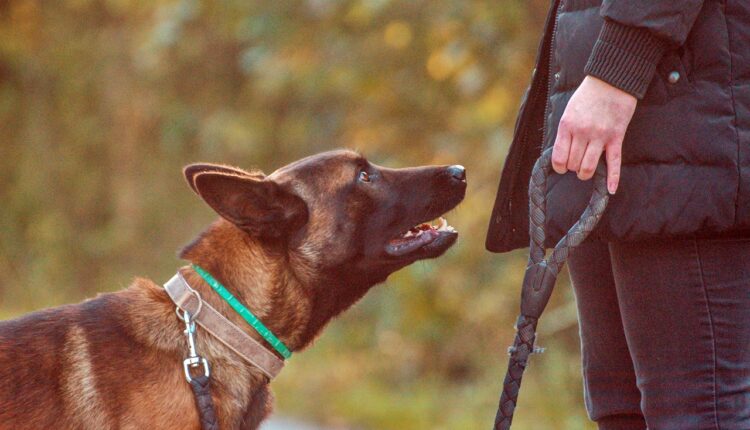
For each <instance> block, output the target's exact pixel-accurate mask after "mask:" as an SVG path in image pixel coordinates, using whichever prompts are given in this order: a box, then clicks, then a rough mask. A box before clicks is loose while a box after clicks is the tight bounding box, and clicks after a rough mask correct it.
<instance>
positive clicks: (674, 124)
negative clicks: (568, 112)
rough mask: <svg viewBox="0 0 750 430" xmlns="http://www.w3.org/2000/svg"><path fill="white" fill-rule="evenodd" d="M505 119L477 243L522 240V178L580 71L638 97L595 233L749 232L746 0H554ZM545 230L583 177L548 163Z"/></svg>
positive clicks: (560, 216)
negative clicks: (487, 217)
mask: <svg viewBox="0 0 750 430" xmlns="http://www.w3.org/2000/svg"><path fill="white" fill-rule="evenodd" d="M552 3H553V4H552V7H551V11H550V15H549V17H548V20H547V25H546V29H545V34H544V37H543V40H542V43H541V46H540V51H539V54H538V57H537V68H536V71H535V73H534V74H533V77H532V83H531V86H530V88H529V90H528V92H527V94H526V97H525V98H524V101H523V104H522V107H521V111H520V113H519V116H518V120H517V123H516V130H515V136H514V140H513V143H512V145H511V149H510V153H509V154H508V157H507V159H506V163H505V167H504V169H503V173H502V178H501V181H500V188H499V190H498V195H497V200H496V202H495V207H494V210H493V214H492V218H491V221H490V229H489V233H488V237H487V248H488V249H489V250H491V251H496V252H504V251H508V250H511V249H515V248H520V247H524V246H528V198H527V190H528V180H529V174H530V170H531V167H532V164H533V162H534V160H535V159H536V158H537V157H538V156H539V154H540V151H541V149H542V146H543V147H544V148H547V147H549V146H551V145H552V144H553V143H554V138H555V135H556V132H557V124H558V123H559V121H560V117H561V116H562V114H563V111H564V110H565V106H566V105H567V102H568V100H569V99H570V96H571V95H572V94H573V92H574V91H575V90H576V88H577V87H578V85H579V84H580V83H581V82H582V80H583V78H584V77H585V76H586V75H587V74H589V75H593V76H596V77H598V78H600V79H603V80H605V81H607V82H609V83H611V84H613V85H615V86H617V87H619V88H621V89H623V90H625V91H627V92H629V93H631V94H633V95H635V96H636V97H638V98H639V99H640V101H639V103H638V107H637V108H636V112H635V115H634V117H633V119H632V122H631V123H630V126H629V128H628V131H627V133H626V136H625V141H624V143H623V149H622V154H623V167H622V174H621V179H620V186H619V188H618V191H617V194H616V195H614V196H612V198H611V200H610V205H609V207H608V209H607V211H606V213H605V215H604V218H603V219H602V221H601V223H600V225H599V227H598V228H597V230H596V232H595V234H594V235H595V236H596V237H598V238H600V239H605V240H611V241H631V240H640V239H646V238H654V237H690V236H711V235H747V234H748V233H750V2H747V1H740V0H724V1H720V0H705V1H701V0H671V1H668V0H604V1H603V2H600V1H598V0H554V1H553V2H552ZM553 176H554V177H553V178H551V180H550V181H549V185H548V190H547V201H548V203H547V206H548V221H547V232H548V238H549V239H550V242H553V241H556V240H557V239H559V237H560V236H561V235H562V234H564V232H565V231H566V230H567V229H568V228H569V227H570V226H571V225H572V223H573V222H574V221H575V220H576V219H577V217H578V216H579V215H580V213H581V211H582V210H583V208H584V207H585V206H586V203H587V201H588V197H589V194H590V190H591V185H590V181H589V182H581V181H580V180H578V178H577V177H576V176H575V174H573V173H570V172H569V173H568V174H566V175H557V174H555V175H553Z"/></svg>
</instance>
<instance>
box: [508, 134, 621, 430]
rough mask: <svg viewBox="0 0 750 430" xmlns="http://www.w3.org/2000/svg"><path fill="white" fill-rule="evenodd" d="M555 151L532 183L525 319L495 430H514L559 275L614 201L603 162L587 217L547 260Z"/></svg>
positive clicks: (521, 320) (540, 165)
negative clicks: (515, 414) (549, 185)
mask: <svg viewBox="0 0 750 430" xmlns="http://www.w3.org/2000/svg"><path fill="white" fill-rule="evenodd" d="M551 160H552V148H549V149H547V150H545V151H544V152H543V153H542V155H541V157H539V159H538V160H537V162H536V164H535V165H534V170H532V172H531V181H530V184H529V236H530V238H531V245H530V247H531V249H530V251H529V262H528V265H527V267H526V273H525V275H524V279H523V287H522V289H521V315H520V316H519V317H518V321H517V322H516V337H515V339H514V341H513V346H512V347H510V348H509V349H508V353H509V355H510V359H509V360H508V370H507V373H506V374H505V380H504V381H503V390H502V393H501V395H500V402H499V404H498V407H497V415H496V416H495V427H494V429H495V430H509V429H510V425H511V423H512V422H513V412H514V411H515V409H516V404H517V402H518V393H519V391H520V389H521V380H522V378H523V372H524V370H526V366H527V365H528V360H529V357H530V356H531V354H534V353H536V352H541V349H540V348H536V347H535V345H534V344H535V342H536V326H537V323H538V322H539V317H541V315H542V312H544V308H545V307H546V306H547V302H548V301H549V298H550V296H551V295H552V290H553V289H554V287H555V281H556V280H557V275H558V274H559V273H560V270H561V269H562V267H563V265H564V264H565V261H566V260H567V259H568V255H569V253H570V250H571V249H572V248H574V247H576V246H578V245H580V244H581V243H582V242H583V241H584V239H586V237H587V236H588V235H589V233H591V231H592V230H593V229H594V228H595V227H596V225H597V224H598V223H599V220H600V219H601V217H602V214H603V213H604V209H606V207H607V203H608V201H609V194H608V193H607V172H606V166H605V164H604V163H599V165H598V166H597V169H596V173H595V175H594V191H593V193H592V195H591V200H590V201H589V204H588V206H587V207H586V210H584V212H583V214H582V215H581V218H580V219H579V220H578V221H577V222H576V223H575V224H574V225H573V227H571V228H570V230H568V232H567V233H566V234H565V236H563V237H562V238H561V239H560V241H559V242H557V245H555V248H554V249H553V251H552V253H551V254H550V255H549V256H548V257H547V258H545V254H546V250H545V248H544V242H545V233H544V226H545V218H546V193H547V178H548V176H549V175H550V172H551V170H552V166H551V164H552V163H551Z"/></svg>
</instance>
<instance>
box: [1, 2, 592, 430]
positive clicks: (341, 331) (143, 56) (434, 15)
mask: <svg viewBox="0 0 750 430" xmlns="http://www.w3.org/2000/svg"><path fill="white" fill-rule="evenodd" d="M546 8H547V2H546V1H542V0H506V1H504V2H497V1H489V0H472V1H446V0H432V1H426V0H307V1H286V0H279V1H274V2H269V1H257V0H256V1H248V0H245V1H231V0H227V1H223V2H199V1H197V0H177V1H163V0H158V1H136V0H60V1H56V2H45V1H41V0H6V1H0V135H1V136H2V143H0V201H1V202H2V210H0V272H1V273H3V275H4V277H3V282H2V283H0V317H4V318H7V317H12V316H15V315H18V314H21V313H24V312H28V311H31V310H33V309H37V308H41V307H44V306H52V305H58V304H62V303H65V302H70V301H77V300H81V299H83V298H85V297H90V296H92V295H94V294H95V293H96V292H98V291H106V290H115V289H119V288H122V287H124V286H125V285H127V283H128V282H129V280H130V279H132V277H133V276H136V275H146V276H149V277H151V278H152V279H155V280H156V281H160V280H165V279H167V278H168V277H169V276H170V275H171V274H172V272H173V271H174V269H175V268H176V267H177V266H178V265H179V264H181V263H180V262H179V261H177V259H176V258H175V256H174V251H175V250H176V249H178V248H179V247H180V246H181V245H182V244H184V243H187V242H188V241H189V240H190V239H191V238H192V237H193V236H194V235H195V234H196V233H197V232H198V231H200V229H201V227H202V226H204V225H205V224H206V223H207V222H208V221H209V220H210V219H212V217H213V214H212V213H211V212H210V211H209V210H207V208H205V207H204V206H202V205H201V204H200V203H199V201H198V199H196V198H195V197H194V196H193V195H192V193H191V192H189V190H188V189H187V187H186V186H185V184H184V183H183V180H182V178H181V175H180V168H181V166H183V165H184V164H186V163H188V162H193V161H199V160H203V161H215V162H225V163H229V164H235V165H240V166H244V167H258V168H261V169H264V170H266V171H269V170H273V169H275V168H276V167H279V166H281V165H283V164H285V163H287V162H290V161H292V160H295V159H297V158H300V157H302V156H305V155H309V154H311V153H315V152H319V151H323V150H326V149H331V148H334V147H339V146H344V147H349V148H355V149H359V150H361V151H362V152H364V153H365V154H366V155H368V156H369V157H370V158H371V159H373V160H374V161H375V162H378V163H382V164H387V165H391V166H403V165H414V164H430V163H461V164H464V165H466V166H467V168H468V172H469V184H470V186H469V192H468V195H467V198H466V201H465V203H463V204H462V206H460V207H459V208H458V209H457V210H455V211H454V213H452V214H451V216H450V218H451V223H452V224H453V225H454V226H456V227H457V228H458V229H459V230H460V231H461V242H460V243H459V244H458V246H456V247H455V248H454V250H453V251H451V252H450V253H449V255H447V256H446V257H444V258H441V259H440V260H436V261H434V262H432V261H431V262H425V263H421V264H417V265H415V266H412V267H410V268H408V269H405V270H402V271H401V272H399V273H397V274H395V275H394V276H393V277H392V278H391V279H390V280H389V282H388V283H387V284H386V285H385V286H383V287H379V288H376V289H375V290H374V291H373V292H372V293H371V294H370V295H369V296H368V297H367V298H365V300H364V301H363V302H362V303H361V304H359V305H358V306H356V307H355V309H353V310H352V311H351V312H349V313H348V314H347V315H345V316H344V317H342V318H341V319H340V320H339V321H338V322H336V323H334V324H333V325H332V326H331V327H330V328H329V330H328V331H327V332H326V334H324V336H323V337H322V338H321V339H320V341H319V342H318V343H317V345H316V346H315V347H314V348H312V349H311V350H310V351H308V352H306V353H304V354H301V355H299V356H297V357H295V359H294V360H293V362H292V363H290V366H288V370H286V371H285V373H284V374H282V376H281V377H280V378H279V380H278V381H276V382H275V386H276V390H277V393H278V398H279V402H278V403H279V407H278V409H279V410H280V411H281V413H285V414H291V415H296V416H300V417H304V418H306V419H309V420H314V421H317V422H320V423H325V424H328V425H331V426H335V427H336V428H362V429H428V428H429V429H476V428H489V425H490V423H491V420H492V418H493V415H494V408H495V403H496V401H497V394H498V392H499V388H500V381H501V377H502V375H501V372H502V370H503V368H504V366H505V362H506V356H505V353H504V350H505V348H506V346H507V345H508V344H509V343H510V342H511V341H512V337H513V328H512V325H513V321H514V319H515V315H516V312H517V307H518V288H519V285H520V282H521V277H522V274H523V266H524V264H525V257H524V255H523V254H524V253H523V252H517V253H512V254H510V255H502V256H499V255H492V254H488V253H487V252H485V251H484V249H483V242H484V234H485V228H486V225H487V222H488V217H489V213H490V208H491V204H492V199H493V197H494V192H495V187H496V184H497V180H498V178H499V171H500V170H499V169H500V166H501V163H502V160H503V158H504V155H505V153H506V152H507V148H508V144H509V141H510V133H511V131H512V123H513V120H514V118H515V113H516V108H517V105H518V103H519V101H520V98H521V95H522V92H523V90H524V87H525V85H526V83H527V82H528V79H529V78H528V76H529V73H530V70H531V68H532V63H533V57H534V54H535V51H536V46H537V42H538V38H539V37H540V31H541V26H542V24H543V19H544V15H545V11H546ZM563 278H564V277H563ZM560 283H561V285H560V287H559V288H558V292H557V293H556V295H555V297H554V299H553V303H552V305H551V307H552V309H551V312H550V313H549V315H548V316H547V320H543V321H542V327H541V330H542V339H541V341H542V342H543V343H545V346H548V347H552V348H551V352H550V353H548V354H546V355H545V356H542V357H538V358H535V359H534V365H533V369H532V371H531V372H529V376H528V377H527V378H528V379H527V380H528V382H527V384H526V386H525V388H524V392H523V394H522V396H521V405H520V408H519V414H518V417H517V419H516V422H517V427H516V428H518V429H519V430H521V429H531V428H550V429H567V428H569V429H581V428H586V426H588V425H589V424H587V422H586V418H585V413H584V412H583V408H582V394H581V383H580V375H579V373H580V372H579V364H578V360H579V359H578V353H577V351H578V343H577V342H578V341H577V333H576V325H575V309H574V306H573V304H572V296H571V294H570V292H569V291H568V289H567V288H566V286H565V285H564V281H561V282H560ZM311 399H314V401H313V400H311Z"/></svg>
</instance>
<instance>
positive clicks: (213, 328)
mask: <svg viewBox="0 0 750 430" xmlns="http://www.w3.org/2000/svg"><path fill="white" fill-rule="evenodd" d="M164 289H165V290H166V291H167V294H168V295H169V297H170V298H171V299H172V301H173V302H174V303H175V305H177V307H178V308H180V309H182V310H183V311H187V312H189V313H190V315H191V317H192V318H193V320H194V321H195V322H197V323H198V325H200V326H201V327H203V328H204V329H205V330H206V331H207V332H209V333H211V334H212V335H213V336H214V337H216V338H217V339H219V340H220V341H221V342H222V343H223V344H224V345H226V346H227V347H229V349H231V350H232V351H234V352H236V353H237V354H239V356H240V357H242V358H243V359H244V360H245V361H247V362H248V363H250V364H252V365H253V366H255V367H257V368H258V369H260V370H261V371H262V372H263V373H264V374H265V375H266V376H268V378H269V379H273V378H274V377H276V375H278V374H279V372H281V369H282V368H283V367H284V361H283V360H282V359H280V358H279V357H278V356H277V355H276V354H274V353H273V352H271V351H269V350H268V349H266V348H265V347H264V346H263V345H262V344H261V343H260V342H258V341H257V340H255V339H254V338H252V337H251V336H250V335H248V334H247V333H245V332H244V331H243V330H242V329H240V328H239V327H237V326H236V325H235V324H233V323H232V322H231V321H229V320H228V319H227V318H226V317H224V316H223V315H222V314H220V313H219V311H217V310H216V309H214V308H213V307H212V306H211V305H209V304H208V303H206V302H205V301H203V300H201V299H200V295H198V293H197V292H196V291H195V290H193V289H192V288H191V287H190V285H188V283H187V281H185V278H183V277H182V274H181V273H180V272H179V271H178V272H177V274H175V275H174V276H173V277H172V279H170V280H169V281H167V283H166V284H164ZM199 309H200V310H199ZM196 312H197V314H196Z"/></svg>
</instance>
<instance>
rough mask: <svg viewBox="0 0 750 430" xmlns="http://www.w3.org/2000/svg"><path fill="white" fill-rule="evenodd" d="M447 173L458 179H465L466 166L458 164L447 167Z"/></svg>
mask: <svg viewBox="0 0 750 430" xmlns="http://www.w3.org/2000/svg"><path fill="white" fill-rule="evenodd" d="M448 173H450V175H451V176H453V177H454V178H456V179H457V180H459V181H463V180H464V179H466V168H464V166H462V165H460V164H456V165H454V166H450V167H448Z"/></svg>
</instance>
